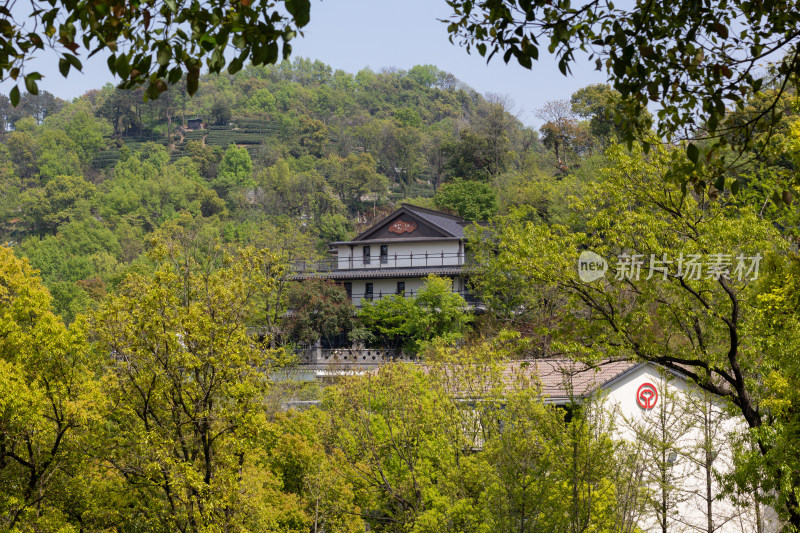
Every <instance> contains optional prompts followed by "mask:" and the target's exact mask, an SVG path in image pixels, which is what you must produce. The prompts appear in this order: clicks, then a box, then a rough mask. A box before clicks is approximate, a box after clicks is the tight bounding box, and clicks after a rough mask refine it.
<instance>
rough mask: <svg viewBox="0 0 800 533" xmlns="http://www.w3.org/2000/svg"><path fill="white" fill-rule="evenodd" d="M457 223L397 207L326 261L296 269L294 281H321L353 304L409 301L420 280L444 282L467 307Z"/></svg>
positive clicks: (460, 222) (333, 249)
mask: <svg viewBox="0 0 800 533" xmlns="http://www.w3.org/2000/svg"><path fill="white" fill-rule="evenodd" d="M470 224H471V222H468V221H465V220H464V219H462V218H461V217H458V216H454V215H449V214H447V213H441V212H439V211H433V210H431V209H425V208H422V207H417V206H413V205H409V204H402V206H401V207H400V209H398V210H397V211H395V212H394V213H392V214H391V215H389V216H387V217H386V218H385V219H383V220H381V221H380V222H378V223H377V224H375V225H374V226H372V227H371V228H369V229H367V230H366V231H364V232H362V233H361V234H359V235H358V236H357V237H355V238H354V239H353V240H352V241H341V242H333V243H330V253H331V255H332V257H331V259H330V260H329V261H323V262H321V263H317V264H305V263H301V264H299V265H297V266H298V268H297V270H298V271H299V272H298V273H297V274H296V275H295V276H294V279H308V278H326V279H332V280H335V281H336V282H337V283H340V284H341V285H342V286H344V288H345V290H346V291H347V293H348V294H349V295H350V298H351V299H352V301H353V304H354V305H355V306H356V307H361V305H362V303H363V301H374V300H377V299H380V298H383V297H386V296H390V295H394V294H403V295H405V296H413V295H414V294H416V293H417V292H419V290H420V288H421V287H422V285H423V284H424V278H425V277H427V276H429V275H431V274H435V275H437V276H443V277H449V278H450V279H451V280H452V282H453V290H454V291H455V292H458V293H459V294H461V295H462V296H464V297H465V299H467V300H468V301H469V300H470V298H471V296H470V294H469V293H468V291H467V286H466V283H465V279H464V266H465V264H467V262H468V257H467V253H466V249H465V239H464V228H465V227H466V226H468V225H470Z"/></svg>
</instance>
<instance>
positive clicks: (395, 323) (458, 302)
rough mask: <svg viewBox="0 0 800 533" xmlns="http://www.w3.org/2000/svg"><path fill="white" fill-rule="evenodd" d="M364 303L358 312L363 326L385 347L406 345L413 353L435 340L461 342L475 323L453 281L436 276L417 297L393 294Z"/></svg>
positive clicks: (426, 282) (427, 281)
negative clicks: (455, 291) (471, 324)
mask: <svg viewBox="0 0 800 533" xmlns="http://www.w3.org/2000/svg"><path fill="white" fill-rule="evenodd" d="M363 303H364V305H363V307H362V308H361V310H360V311H359V313H358V317H359V319H360V320H361V321H362V323H363V325H364V326H365V327H366V328H367V329H368V330H371V331H373V332H374V334H376V336H378V338H380V339H382V341H383V344H384V345H385V346H395V347H399V346H402V348H403V350H404V351H406V352H407V353H412V354H415V353H418V352H419V351H420V350H421V349H422V348H423V346H425V345H427V344H428V343H429V342H431V341H433V340H434V339H441V340H443V341H444V342H451V343H452V342H455V341H457V340H458V339H460V338H461V336H462V335H463V334H464V333H465V331H466V330H467V327H468V325H469V324H470V322H472V316H471V315H470V314H469V313H468V312H467V310H466V307H467V303H466V301H464V298H463V297H461V295H460V294H457V293H454V292H453V288H452V281H451V280H450V279H449V278H440V277H438V276H433V275H431V276H428V277H427V278H425V285H424V286H423V287H422V288H421V289H420V290H419V292H418V293H417V294H416V295H414V296H411V297H406V296H404V295H399V294H393V295H391V296H387V297H385V298H381V299H380V300H378V301H377V302H363Z"/></svg>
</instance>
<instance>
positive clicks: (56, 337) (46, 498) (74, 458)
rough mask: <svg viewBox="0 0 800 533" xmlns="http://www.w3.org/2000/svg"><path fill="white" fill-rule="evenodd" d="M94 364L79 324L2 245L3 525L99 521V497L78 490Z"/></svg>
mask: <svg viewBox="0 0 800 533" xmlns="http://www.w3.org/2000/svg"><path fill="white" fill-rule="evenodd" d="M99 368H100V366H99V359H95V358H94V357H93V355H92V353H91V352H90V351H89V349H88V345H87V342H86V338H85V336H84V334H83V328H82V327H79V326H76V327H73V328H72V329H67V328H66V327H65V326H64V324H63V322H61V321H60V320H59V319H58V317H56V316H55V315H54V314H53V313H52V312H51V311H50V295H49V294H48V292H47V290H46V289H45V288H44V286H43V285H42V283H41V281H40V280H39V278H38V277H37V276H36V274H35V271H33V269H32V268H31V267H30V266H29V264H28V262H27V261H25V260H20V259H17V258H16V257H14V254H13V252H12V251H11V249H10V248H8V247H5V246H0V441H2V443H3V446H2V450H0V484H2V486H3V490H2V491H0V527H2V528H3V529H7V530H10V531H37V530H42V529H47V530H65V529H68V528H70V527H71V524H74V523H76V522H78V521H80V522H84V523H85V524H86V526H87V527H98V528H102V527H104V524H103V523H102V520H103V519H102V517H99V516H97V515H93V514H92V513H91V508H92V507H93V505H94V504H95V503H100V502H99V501H97V502H89V501H82V498H81V495H84V494H87V492H88V485H89V484H90V483H91V482H92V480H93V477H94V476H96V475H98V474H99V472H98V471H97V469H96V467H95V466H94V464H93V462H92V461H91V459H90V457H91V455H92V454H93V453H94V452H96V451H98V450H97V449H96V441H95V440H94V439H93V436H94V435H96V434H97V429H98V428H99V427H100V425H101V423H102V418H103V417H104V416H105V395H104V387H103V383H102V381H101V379H98V377H97V376H98V370H99ZM109 481H110V480H109ZM100 505H101V506H102V503H100ZM104 512H107V513H109V514H114V513H115V511H114V509H113V508H107V509H106V510H104ZM98 519H99V520H98ZM98 521H99V522H100V523H97V522H98Z"/></svg>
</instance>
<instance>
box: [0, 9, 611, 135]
mask: <svg viewBox="0 0 800 533" xmlns="http://www.w3.org/2000/svg"><path fill="white" fill-rule="evenodd" d="M448 14H449V8H448V6H447V4H446V3H445V1H444V0H402V1H401V0H324V1H320V0H312V5H311V22H310V23H309V25H308V26H307V27H306V29H305V31H304V33H305V36H304V37H301V38H298V39H297V40H295V41H293V48H294V51H293V56H294V57H298V56H303V57H308V58H311V59H319V60H321V61H323V62H325V63H327V64H329V65H331V66H332V67H333V68H334V69H342V70H344V71H346V72H351V73H355V72H357V71H359V70H361V69H362V68H364V67H370V68H371V69H373V70H376V71H377V70H379V69H381V68H382V67H396V68H399V69H404V70H407V69H409V68H411V67H413V66H414V65H419V64H433V65H436V66H437V67H439V68H440V69H442V70H445V71H448V72H451V73H452V74H453V75H455V76H456V77H457V78H458V79H460V80H461V81H463V82H465V83H467V84H468V85H470V86H471V87H473V88H474V89H475V90H477V91H478V92H480V93H484V94H485V93H496V94H500V95H505V96H509V97H510V98H511V99H512V100H513V102H514V103H515V105H516V107H515V109H514V111H515V112H518V116H519V118H520V119H521V120H522V121H523V122H525V123H526V124H530V125H535V126H538V125H539V123H540V121H539V120H537V119H536V117H535V116H534V113H535V111H536V109H538V108H540V107H542V105H544V103H545V102H547V101H549V100H555V99H560V98H569V96H570V95H571V94H572V93H573V92H574V91H575V90H577V89H579V88H581V87H583V86H585V85H588V84H590V83H599V82H604V81H605V76H604V75H603V74H601V73H599V72H596V71H594V70H593V65H592V64H590V63H589V62H588V61H586V60H585V58H580V62H579V63H578V64H577V65H575V67H574V69H573V70H574V75H573V76H570V77H564V76H562V75H561V73H560V72H559V71H558V68H557V67H556V64H555V61H554V60H553V59H552V58H550V57H549V56H547V55H546V47H545V49H543V50H541V52H540V53H541V54H542V60H540V61H539V62H538V64H537V63H534V68H533V70H532V71H529V70H526V69H524V68H522V67H520V66H519V65H517V64H516V63H513V64H511V63H510V64H508V65H506V64H504V63H503V61H502V58H500V57H497V58H495V59H494V60H493V61H492V63H491V64H489V65H487V64H486V61H485V60H484V59H483V58H481V57H480V56H478V55H472V56H471V55H468V54H467V53H466V51H465V50H464V49H463V48H461V47H459V46H456V45H452V44H450V42H449V41H448V38H447V37H448V35H447V27H446V25H445V24H444V23H442V22H439V21H438V19H443V18H446V17H447V16H448ZM36 67H37V68H38V69H39V70H40V72H42V74H44V75H45V76H46V77H45V79H44V80H42V82H41V83H40V87H41V88H42V89H44V90H47V91H50V92H52V93H53V94H55V95H57V96H59V97H61V98H74V97H76V96H80V95H81V94H83V93H84V92H86V91H88V90H90V89H96V88H99V87H102V86H103V85H104V84H105V83H108V82H112V83H114V79H113V78H112V77H111V75H110V74H109V73H108V71H107V67H106V64H105V57H100V54H98V56H96V57H94V58H92V59H91V60H89V61H85V62H84V72H83V73H77V72H73V73H71V74H70V76H69V78H68V79H66V80H65V79H64V78H62V77H61V75H60V74H59V73H58V69H57V68H56V67H57V62H56V60H55V59H54V58H53V57H50V55H46V56H44V57H42V58H41V59H40V60H39V61H38V62H37V64H36ZM0 87H2V90H3V92H5V93H6V94H7V93H8V90H9V89H10V86H9V85H8V84H7V83H6V84H2V85H0Z"/></svg>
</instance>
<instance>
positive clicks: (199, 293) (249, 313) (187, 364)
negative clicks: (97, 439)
mask: <svg viewBox="0 0 800 533" xmlns="http://www.w3.org/2000/svg"><path fill="white" fill-rule="evenodd" d="M273 259H274V258H273V256H272V254H271V252H269V251H268V250H260V251H256V250H254V249H253V248H249V249H241V250H230V249H226V248H224V247H222V246H220V243H219V242H218V241H216V240H214V239H206V238H201V236H200V235H198V234H197V232H196V231H195V230H194V229H193V228H192V227H191V225H189V226H181V225H172V226H170V227H169V228H168V229H166V230H165V231H163V232H162V234H161V235H159V236H158V238H157V240H156V241H155V243H154V246H153V248H152V250H151V252H150V260H151V261H153V264H154V272H153V273H152V275H142V274H132V275H130V276H129V277H128V278H127V279H126V280H125V282H124V283H123V284H122V285H121V286H120V288H119V290H118V291H117V292H116V293H115V294H114V295H113V296H112V297H111V298H109V299H108V300H107V301H106V302H105V303H104V305H103V306H102V307H101V308H100V309H99V310H98V312H97V313H96V314H95V315H94V316H93V318H92V331H93V336H94V338H95V340H96V341H97V343H98V349H99V350H101V351H102V352H103V353H107V354H113V357H114V360H113V362H112V364H111V378H112V379H111V383H110V384H109V394H110V395H111V396H112V398H113V404H114V406H115V410H114V413H113V416H112V417H110V418H109V420H108V423H110V424H112V425H113V429H110V431H109V433H108V435H107V441H106V443H105V446H106V449H107V450H108V452H107V455H106V466H107V468H109V469H110V470H111V471H115V472H119V473H120V474H121V475H124V477H125V484H124V486H123V487H122V488H121V490H123V491H124V492H125V493H127V494H130V495H131V496H132V497H131V498H130V502H129V504H128V505H129V506H130V507H129V508H128V511H127V512H126V515H127V518H128V520H130V523H132V524H135V523H136V522H139V523H146V524H152V525H153V527H158V528H161V529H164V530H171V531H187V532H188V531H192V532H199V531H208V530H209V528H221V529H239V530H264V529H268V528H269V526H268V524H275V527H278V528H281V527H283V528H285V529H283V530H288V531H298V530H301V529H303V528H306V527H307V522H306V521H305V520H304V519H303V517H302V516H301V514H302V513H298V512H295V510H294V508H293V506H292V505H291V502H287V500H286V498H285V497H284V496H283V495H282V494H281V493H280V491H278V490H274V487H275V485H276V480H275V479H274V478H273V477H271V475H270V474H269V473H268V472H265V471H264V470H262V469H261V468H259V465H260V464H261V462H262V460H263V459H264V451H263V450H264V443H263V442H262V441H260V440H259V439H260V436H261V435H263V432H264V430H265V429H266V425H267V424H266V419H265V410H266V401H267V396H266V392H267V389H268V388H269V374H268V372H269V368H270V365H271V364H272V363H273V362H274V361H275V360H276V359H279V357H278V356H279V353H278V352H276V351H272V350H270V349H269V348H268V343H264V342H261V341H260V340H259V337H258V335H256V334H255V333H254V332H253V331H251V330H249V328H248V327H247V326H248V324H249V323H251V322H252V321H253V319H254V317H255V316H257V314H258V312H259V310H258V308H257V304H258V303H259V301H260V299H259V296H260V295H261V294H263V293H269V292H270V291H273V290H274V289H275V287H276V284H277V276H275V275H274V272H273V271H272V270H270V269H269V268H268V265H270V264H272V262H273ZM267 341H268V340H267Z"/></svg>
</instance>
